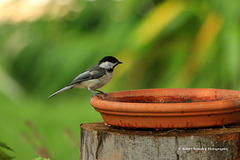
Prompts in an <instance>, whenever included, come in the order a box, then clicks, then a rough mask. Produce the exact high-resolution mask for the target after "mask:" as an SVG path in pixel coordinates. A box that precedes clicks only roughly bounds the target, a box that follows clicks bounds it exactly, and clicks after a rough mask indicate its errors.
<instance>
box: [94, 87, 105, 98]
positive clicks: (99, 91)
mask: <svg viewBox="0 0 240 160" xmlns="http://www.w3.org/2000/svg"><path fill="white" fill-rule="evenodd" d="M94 91H97V92H99V93H101V94H103V95H104V96H105V97H108V94H107V93H104V92H103V91H99V90H97V89H95V90H94Z"/></svg>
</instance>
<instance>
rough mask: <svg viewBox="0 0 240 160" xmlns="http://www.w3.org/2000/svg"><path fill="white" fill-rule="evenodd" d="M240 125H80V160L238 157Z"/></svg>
mask: <svg viewBox="0 0 240 160" xmlns="http://www.w3.org/2000/svg"><path fill="white" fill-rule="evenodd" d="M239 139H240V125H239V124H234V125H229V126H227V127H226V128H225V127H224V126H223V127H220V128H202V129H186V130H185V129H172V130H169V129H168V130H158V131H156V130H149V129H148V130H138V129H130V130H127V129H123V128H116V127H113V126H106V125H104V123H87V124H81V149H80V152H81V153H80V160H179V159H182V160H238V159H240V158H239V157H240V143H239Z"/></svg>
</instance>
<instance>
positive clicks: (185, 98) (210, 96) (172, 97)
mask: <svg viewBox="0 0 240 160" xmlns="http://www.w3.org/2000/svg"><path fill="white" fill-rule="evenodd" d="M167 91H168V93H167ZM167 91H166V90H165V91H164V90H159V91H156V90H146V91H145V92H140V93H139V92H137V91H129V92H127V91H123V92H119V93H117V92H116V94H110V96H109V97H108V98H107V99H105V100H107V101H114V102H126V103H194V102H195V103H196V102H211V101H224V100H231V99H236V98H240V95H239V92H238V91H237V92H236V91H235V92H231V93H230V92H229V91H227V90H226V91H225V90H213V89H208V90H207V91H208V92H206V90H205V89H202V90H200V89H193V90H191V91H193V92H189V90H182V89H176V90H171V89H170V90H167ZM169 91H170V92H169ZM179 91H180V92H179Z"/></svg>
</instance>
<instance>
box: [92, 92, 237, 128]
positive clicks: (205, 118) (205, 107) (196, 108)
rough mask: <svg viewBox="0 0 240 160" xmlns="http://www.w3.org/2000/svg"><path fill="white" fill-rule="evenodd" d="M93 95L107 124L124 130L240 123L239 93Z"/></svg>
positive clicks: (117, 93) (95, 105)
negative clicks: (104, 96) (100, 96)
mask: <svg viewBox="0 0 240 160" xmlns="http://www.w3.org/2000/svg"><path fill="white" fill-rule="evenodd" d="M108 95H109V97H108V98H105V99H99V98H98V97H96V96H94V97H93V98H92V99H91V105H92V106H93V107H94V108H95V110H96V111H98V112H100V113H101V115H102V117H103V119H104V122H105V123H107V124H109V125H114V126H120V127H125V128H155V129H163V128H195V127H210V126H221V125H225V124H230V123H234V122H236V121H239V120H240V91H235V90H225V89H197V88H195V89H193V88H187V89H142V90H131V91H121V92H113V93H109V94H108Z"/></svg>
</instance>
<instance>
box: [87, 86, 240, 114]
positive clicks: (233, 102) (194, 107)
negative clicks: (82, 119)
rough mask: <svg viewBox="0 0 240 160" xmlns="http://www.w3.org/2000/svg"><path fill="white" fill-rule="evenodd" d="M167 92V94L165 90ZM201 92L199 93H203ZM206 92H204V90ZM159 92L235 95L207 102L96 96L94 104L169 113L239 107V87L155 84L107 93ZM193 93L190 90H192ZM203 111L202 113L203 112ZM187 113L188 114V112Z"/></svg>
mask: <svg viewBox="0 0 240 160" xmlns="http://www.w3.org/2000/svg"><path fill="white" fill-rule="evenodd" d="M165 92H168V94H165ZM200 92H201V94H198V93H200ZM202 92H203V93H202ZM156 93H157V94H158V95H166V96H167V95H170V94H171V93H174V94H177V95H178V94H179V95H180V93H181V94H182V95H191V94H193V93H194V94H195V95H204V94H207V95H209V96H214V95H215V96H220V97H221V96H222V97H224V96H226V97H227V96H230V97H231V96H232V98H229V99H222V100H215V101H206V102H189V103H135V102H134V103H130V102H119V101H109V100H107V99H99V98H98V97H96V96H94V97H92V99H91V101H90V102H91V105H92V106H93V107H94V108H95V109H96V110H97V111H100V112H105V113H108V114H114V113H115V112H118V113H117V114H119V113H120V114H121V112H122V114H126V113H129V114H130V113H131V114H133V113H136V114H141V113H152V114H157V115H159V114H164V115H166V114H167V115H168V116H169V114H173V115H176V116H177V115H179V114H183V112H184V113H188V115H189V114H196V115H197V114H198V115H200V114H206V113H207V112H209V113H208V114H221V113H226V112H236V111H240V91H237V90H228V89H212V88H160V89H159V88H155V89H137V90H126V91H118V92H111V93H108V96H109V97H121V96H125V97H126V96H129V97H131V96H134V95H137V96H154V95H153V94H156ZM189 93H190V94H189ZM201 112H203V113H201ZM185 115H186V114H185Z"/></svg>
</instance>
